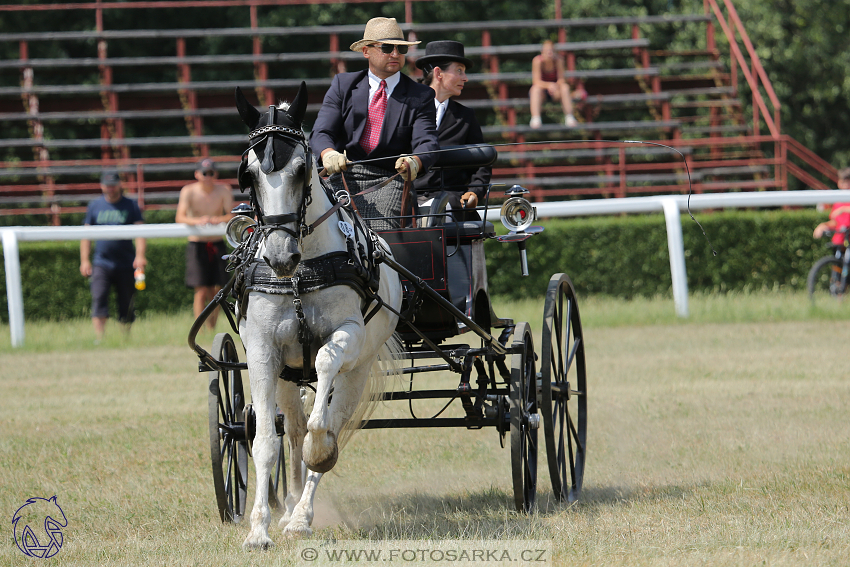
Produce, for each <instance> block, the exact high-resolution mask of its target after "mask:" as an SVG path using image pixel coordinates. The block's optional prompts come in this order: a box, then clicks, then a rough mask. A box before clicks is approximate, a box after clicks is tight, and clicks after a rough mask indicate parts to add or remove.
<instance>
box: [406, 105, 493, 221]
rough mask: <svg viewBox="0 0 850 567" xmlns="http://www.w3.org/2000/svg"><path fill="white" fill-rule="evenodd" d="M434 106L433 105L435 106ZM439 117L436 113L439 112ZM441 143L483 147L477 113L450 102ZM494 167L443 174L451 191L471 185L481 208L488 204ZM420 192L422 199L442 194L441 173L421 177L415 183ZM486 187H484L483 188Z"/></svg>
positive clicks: (441, 145)
mask: <svg viewBox="0 0 850 567" xmlns="http://www.w3.org/2000/svg"><path fill="white" fill-rule="evenodd" d="M431 104H432V105H433V102H432V103H431ZM435 114H436V110H435ZM437 140H438V141H439V143H440V147H446V146H459V145H462V144H482V143H484V136H483V135H482V134H481V126H479V125H478V121H477V120H476V119H475V112H474V111H473V110H472V109H471V108H467V107H465V106H464V105H462V104H460V103H459V102H455V101H454V100H452V99H449V104H448V106H446V113H445V114H444V115H443V119H442V120H441V121H440V127H439V128H438V130H437ZM491 173H492V168H490V167H489V166H488V167H479V168H477V169H475V168H471V169H447V170H445V171H443V185H444V186H445V188H446V190H448V191H457V192H460V193H466V191H467V186H469V185H478V187H469V189H468V190H469V191H473V192H474V193H475V194H476V195H478V201H479V204H480V205H483V204H484V195H485V194H486V193H487V187H486V185H487V184H488V183H490V174H491ZM413 184H414V187H415V188H416V193H417V194H418V195H420V196H422V195H425V196H433V195H436V194H437V193H439V192H440V191H441V189H439V187H440V172H439V170H434V171H429V172H428V173H427V174H425V175H424V176H419V177H417V178H416V180H415V181H414V182H413ZM482 185H483V187H482Z"/></svg>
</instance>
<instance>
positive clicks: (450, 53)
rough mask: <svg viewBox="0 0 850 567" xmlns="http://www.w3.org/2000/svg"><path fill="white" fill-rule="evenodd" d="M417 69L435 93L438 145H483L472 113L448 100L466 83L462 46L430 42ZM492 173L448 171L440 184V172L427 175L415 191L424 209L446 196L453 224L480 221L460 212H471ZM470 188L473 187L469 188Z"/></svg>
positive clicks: (466, 65) (466, 61)
mask: <svg viewBox="0 0 850 567" xmlns="http://www.w3.org/2000/svg"><path fill="white" fill-rule="evenodd" d="M416 66H417V67H418V68H420V69H422V70H423V71H424V72H425V76H424V77H423V78H422V79H421V81H422V82H423V83H424V84H426V85H429V86H430V87H431V88H432V89H434V93H435V95H436V96H435V98H434V104H435V106H436V108H437V141H438V142H439V144H440V147H441V148H442V147H446V146H457V145H464V144H482V143H484V136H483V135H482V134H481V126H479V124H478V121H477V120H476V119H475V112H473V110H472V109H470V108H467V107H465V106H463V105H462V104H460V103H459V102H456V101H454V100H451V97H453V96H459V95H460V93H461V92H462V91H463V85H464V83H466V81H468V80H469V79H468V78H467V76H466V71H467V69H469V68H470V67H472V61H470V60H469V59H467V58H466V57H464V50H463V44H462V43H460V42H457V41H432V42H430V43H429V44H428V45H427V46H426V47H425V55H424V56H423V57H420V58H419V59H418V60H417V61H416ZM491 172H492V169H491V168H490V167H489V166H487V167H480V168H478V169H473V170H469V169H449V170H446V171H444V172H443V177H442V183H441V174H440V173H439V172H428V173H427V174H426V175H424V176H422V177H420V178H418V179H417V180H416V181H415V183H414V187H415V188H416V194H417V197H418V199H419V204H420V205H423V204H425V203H426V202H427V201H429V200H430V199H433V198H434V197H436V196H437V195H439V194H440V192H441V191H442V189H441V185H442V186H444V187H445V188H446V190H447V192H448V194H449V202H448V204H449V206H450V207H451V208H452V209H454V210H455V211H457V212H455V214H454V215H453V216H454V218H455V220H459V221H460V220H480V217H479V216H478V213H476V212H475V211H474V210H473V211H465V212H463V213H460V211H461V209H464V208H468V209H474V208H475V207H477V206H478V202H479V201H482V200H483V199H484V195H485V193H486V191H487V185H488V184H489V183H490V174H491ZM469 185H472V186H471V187H469Z"/></svg>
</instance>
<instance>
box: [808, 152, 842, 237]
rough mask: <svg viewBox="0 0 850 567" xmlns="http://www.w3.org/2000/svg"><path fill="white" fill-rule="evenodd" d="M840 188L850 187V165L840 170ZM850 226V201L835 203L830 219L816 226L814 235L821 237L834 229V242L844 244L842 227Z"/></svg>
mask: <svg viewBox="0 0 850 567" xmlns="http://www.w3.org/2000/svg"><path fill="white" fill-rule="evenodd" d="M838 188H839V189H850V167H845V168H844V169H841V170H839V171H838ZM847 227H850V203H835V204H834V205H832V211H830V213H829V220H828V221H826V222H822V223H820V224H819V225H817V227H815V232H814V237H815V238H820V237H821V236H823V233H824V232H826V231H827V230H831V231H834V232H835V234H833V235H832V243H833V244H836V245H838V246H842V245H843V244H844V235H843V234H842V233H841V232H840V231H841V229H843V228H847Z"/></svg>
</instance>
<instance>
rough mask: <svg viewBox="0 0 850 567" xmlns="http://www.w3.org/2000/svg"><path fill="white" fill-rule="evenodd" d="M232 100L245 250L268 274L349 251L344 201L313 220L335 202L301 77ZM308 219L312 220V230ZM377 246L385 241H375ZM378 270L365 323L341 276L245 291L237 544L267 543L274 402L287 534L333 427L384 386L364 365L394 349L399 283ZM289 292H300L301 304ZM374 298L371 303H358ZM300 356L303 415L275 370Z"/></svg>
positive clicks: (333, 455)
mask: <svg viewBox="0 0 850 567" xmlns="http://www.w3.org/2000/svg"><path fill="white" fill-rule="evenodd" d="M236 100H237V108H238V110H239V114H240V116H241V117H242V120H243V121H244V122H245V124H247V125H248V127H249V128H250V129H251V133H250V134H249V137H250V143H251V146H250V148H249V150H248V151H247V152H246V154H245V156H244V157H243V163H242V166H241V167H240V172H239V178H240V184H243V185H250V186H251V188H252V191H253V194H254V200H255V202H254V207H255V211H257V213H258V220H259V225H258V226H257V227H256V228H255V233H256V240H255V246H256V248H255V249H256V253H255V254H254V253H252V254H250V255H251V257H252V258H255V259H257V260H258V261H259V262H260V263H259V264H256V265H257V266H261V264H262V263H263V262H264V263H265V264H266V265H268V267H269V268H271V270H272V271H273V277H272V278H271V280H273V283H274V280H276V279H278V278H292V277H293V276H296V270H297V268H298V267H299V265H308V263H309V262H310V260H312V259H316V258H319V257H322V256H325V255H328V254H329V253H334V252H346V251H348V250H350V248H349V246H348V243H347V239H349V238H353V237H352V235H351V231H350V230H349V228H350V227H351V225H352V224H354V223H353V219H352V218H351V217H350V216H349V215H348V214H347V213H345V209H339V213H341V214H343V216H342V217H341V218H340V217H338V216H337V212H335V213H333V214H332V215H331V216H330V218H328V220H327V222H320V223H319V224H318V225H317V226H313V225H316V221H317V220H318V219H320V217H321V216H322V215H323V214H324V213H326V212H327V211H328V210H329V209H331V208H332V206H333V205H334V203H332V201H331V199H330V198H328V196H327V194H326V193H325V191H324V190H323V188H322V185H321V182H320V178H319V173H318V170H317V168H316V165H315V163H314V161H313V159H312V156H311V153H310V151H309V148H308V146H307V144H306V143H305V141H304V134H303V131H302V130H301V122H302V120H303V116H304V110H305V107H306V102H307V97H306V88H305V85H304V84H303V83H302V85H301V89H300V90H299V91H298V95H297V96H296V98H295V100H294V101H293V102H292V104H291V105H289V106H287V105H285V104H283V105H281V106H279V107H271V108H270V109H269V111H268V112H267V113H265V114H261V113H260V112H259V111H258V110H257V109H255V108H254V107H253V106H251V105H250V104H249V103H248V102H247V101H246V100H245V97H244V96H243V95H242V93H241V91H240V90H239V89H237V92H236ZM248 176H250V177H248ZM307 227H312V232H310V230H309V229H307ZM344 233H348V234H344ZM380 244H381V245H383V247H384V248H388V247H387V246H386V244H385V243H383V242H382V241H381V243H380ZM257 260H255V261H257ZM314 265H315V264H314ZM261 267H263V269H266V270H267V271H268V269H267V268H265V266H261ZM379 275H380V280H379V281H380V286H379V289H378V295H379V296H380V298H381V300H382V301H383V302H384V303H385V304H386V305H388V306H389V307H391V308H392V310H389V309H386V308H380V309H379V310H378V311H377V313H375V314H374V316H373V317H372V318H371V319H369V320H368V323H365V322H364V314H363V308H364V305H366V304H368V303H369V302H368V300H364V299H363V297H362V296H361V294H359V293H358V292H357V291H355V289H354V288H353V287H350V286H349V285H332V286H330V287H326V288H324V289H320V290H317V291H310V292H306V293H305V292H301V293H300V294H297V295H294V296H293V295H282V294H278V293H268V292H263V291H258V290H257V289H256V288H255V289H253V290H251V291H247V292H246V294H247V308H243V309H242V310H240V312H239V314H238V316H239V335H240V336H241V338H242V342H243V344H244V345H245V352H246V357H247V362H248V372H249V375H250V379H251V396H252V399H253V404H254V411H255V412H256V436H255V438H254V443H253V456H254V465H255V467H256V470H257V484H256V485H255V486H257V487H258V490H257V491H256V497H255V500H254V508H253V510H252V511H251V531H250V533H249V534H248V537H247V538H246V539H245V541H244V543H243V544H242V547H243V548H245V549H267V548H269V547H271V546H273V545H274V543H273V542H272V540H271V538H270V537H269V532H268V528H269V523H270V521H271V512H270V510H269V503H268V493H267V491H266V490H262V489H261V487H264V486H266V485H267V479H268V477H269V473H270V471H271V469H272V466H273V464H274V462H275V460H276V458H277V454H276V443H275V440H276V433H275V425H274V416H275V403H277V405H278V407H279V408H280V409H281V411H282V412H283V414H284V419H285V424H286V425H285V427H286V437H287V438H288V442H289V449H290V461H289V463H290V468H289V473H288V483H287V488H288V493H287V495H286V498H285V506H286V511H285V513H284V516H283V518H281V520H280V523H279V527H281V528H283V531H284V534H286V535H287V536H309V535H310V534H312V529H311V528H310V524H311V523H312V520H313V498H314V496H315V494H316V488H317V486H318V484H319V480H320V479H321V478H322V474H323V473H325V472H327V471H329V470H330V469H331V468H333V466H334V464H335V463H336V461H337V457H338V453H339V449H340V447H341V446H342V445H344V443H345V439H346V438H347V435H343V437H341V436H340V435H341V434H346V433H347V432H350V431H352V430H354V429H357V428H358V427H359V424H360V423H361V419H363V418H364V417H365V416H366V415H367V413H366V412H367V406H368V404H366V402H367V401H369V398H371V399H372V400H374V399H376V398H379V397H380V394H381V393H382V392H383V391H384V384H385V380H384V381H383V382H382V380H381V378H384V379H385V377H386V376H387V373H386V372H376V371H375V369H376V368H377V367H378V364H377V363H376V361H378V360H381V361H386V360H392V359H397V355H398V352H399V343H398V341H397V340H396V338H395V336H394V331H395V328H396V323H397V320H398V317H397V316H396V314H395V313H397V312H398V310H399V308H400V305H401V297H402V290H401V283H400V280H399V276H398V274H397V273H396V272H395V271H393V270H391V269H390V268H388V267H387V266H386V265H385V264H380V265H379ZM282 281H284V282H290V281H292V280H282ZM296 286H297V283H296ZM295 299H300V308H299V307H298V306H297V301H294V300H295ZM243 303H244V298H243ZM375 305H377V303H376V302H372V303H371V304H370V306H369V310H370V311H371V309H372V308H374V307H375ZM300 320H303V322H304V324H305V325H306V329H307V332H308V333H309V336H310V340H308V341H307V343H308V347H309V355H308V356H309V358H310V359H312V360H310V359H308V360H305V356H304V353H305V349H304V346H303V345H302V344H301V343H299V334H301V336H303V333H304V332H305V326H304V325H303V324H302V323H301V322H300ZM305 364H306V365H311V364H312V366H313V368H315V372H316V376H317V383H316V396H315V402H314V404H313V409H312V412H311V413H310V416H309V418H308V417H307V416H306V415H305V412H304V408H303V406H302V399H301V395H300V388H299V387H298V385H297V384H296V383H295V382H293V381H286V380H282V379H281V378H280V376H281V372H282V371H283V370H284V367H288V368H289V369H290V372H291V371H292V370H296V369H297V372H296V374H300V373H301V372H302V371H303V366H304V365H305ZM373 367H374V368H375V369H373ZM308 368H309V366H308ZM370 394H377V396H375V395H371V396H370ZM302 461H303V463H304V464H305V465H306V468H305V467H303V466H302Z"/></svg>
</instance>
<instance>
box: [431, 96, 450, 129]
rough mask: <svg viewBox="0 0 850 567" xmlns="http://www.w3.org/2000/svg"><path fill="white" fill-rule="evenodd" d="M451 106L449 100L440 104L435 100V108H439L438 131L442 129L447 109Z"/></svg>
mask: <svg viewBox="0 0 850 567" xmlns="http://www.w3.org/2000/svg"><path fill="white" fill-rule="evenodd" d="M448 105H449V99H446V100H444V101H443V102H440V101H439V100H437V99H436V97H435V98H434V106H436V107H437V129H439V128H440V122H442V121H443V115H444V114H445V113H446V107H447V106H448Z"/></svg>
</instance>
